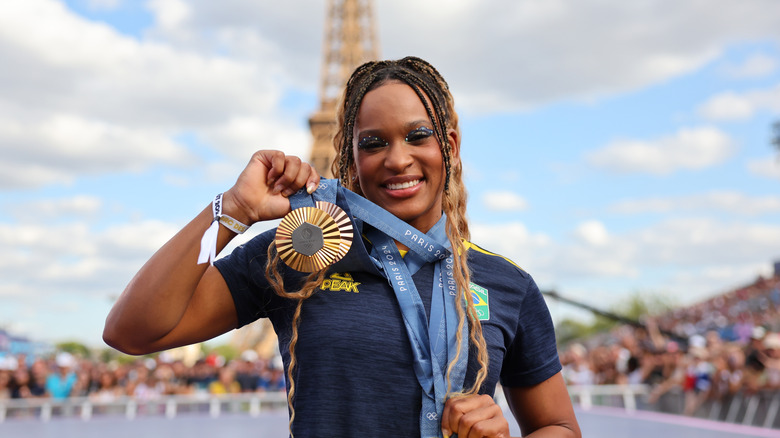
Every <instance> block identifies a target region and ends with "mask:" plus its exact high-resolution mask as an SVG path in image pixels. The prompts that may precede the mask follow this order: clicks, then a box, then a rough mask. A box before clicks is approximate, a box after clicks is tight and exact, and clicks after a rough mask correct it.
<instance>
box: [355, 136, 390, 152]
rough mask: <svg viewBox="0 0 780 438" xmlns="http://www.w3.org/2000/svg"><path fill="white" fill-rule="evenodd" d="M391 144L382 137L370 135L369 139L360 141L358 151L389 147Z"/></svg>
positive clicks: (365, 138) (364, 138)
mask: <svg viewBox="0 0 780 438" xmlns="http://www.w3.org/2000/svg"><path fill="white" fill-rule="evenodd" d="M389 144H390V143H388V142H387V140H385V139H383V138H382V137H377V136H375V135H369V136H367V137H363V138H361V139H360V141H359V142H358V149H361V150H372V149H377V148H381V147H385V146H388V145H389Z"/></svg>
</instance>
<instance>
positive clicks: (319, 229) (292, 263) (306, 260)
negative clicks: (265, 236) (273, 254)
mask: <svg viewBox="0 0 780 438" xmlns="http://www.w3.org/2000/svg"><path fill="white" fill-rule="evenodd" d="M315 205H316V207H303V208H298V209H295V210H293V211H291V212H290V213H288V214H287V215H286V216H285V217H284V218H282V222H281V223H280V224H279V227H278V228H277V229H276V239H275V244H276V251H277V252H278V253H279V257H280V258H281V259H282V261H284V263H286V264H287V266H289V267H291V268H293V269H295V270H296V271H301V272H314V271H319V270H321V269H324V268H325V267H327V266H329V265H332V264H333V263H336V262H337V261H339V260H341V259H342V258H343V257H344V256H345V255H346V254H347V252H348V251H349V248H350V247H351V246H352V238H353V230H352V222H351V221H350V219H349V216H348V215H347V214H346V213H345V212H344V210H342V209H341V208H340V207H338V206H337V205H335V204H331V203H330V202H324V201H318V202H317V203H316V204H315Z"/></svg>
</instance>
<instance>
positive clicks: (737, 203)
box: [610, 163, 780, 216]
mask: <svg viewBox="0 0 780 438" xmlns="http://www.w3.org/2000/svg"><path fill="white" fill-rule="evenodd" d="M778 166H780V163H778ZM778 174H780V169H778ZM610 210H611V211H614V212H617V213H623V214H645V213H672V212H709V211H717V212H724V213H729V214H733V215H737V216H757V215H761V214H767V213H778V212H780V196H751V195H748V194H745V193H742V192H738V191H735V190H723V191H712V192H708V193H701V194H695V195H687V196H676V197H666V198H646V199H631V200H624V201H620V202H616V203H615V204H613V205H612V206H610Z"/></svg>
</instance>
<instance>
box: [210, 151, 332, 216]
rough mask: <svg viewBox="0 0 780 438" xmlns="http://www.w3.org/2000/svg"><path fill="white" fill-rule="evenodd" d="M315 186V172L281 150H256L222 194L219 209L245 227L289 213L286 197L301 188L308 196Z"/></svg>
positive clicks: (317, 181)
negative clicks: (236, 178) (232, 184)
mask: <svg viewBox="0 0 780 438" xmlns="http://www.w3.org/2000/svg"><path fill="white" fill-rule="evenodd" d="M319 183H320V176H319V174H318V173H317V171H316V170H315V169H314V168H313V167H312V166H311V165H310V164H308V163H305V162H303V161H301V159H300V158H298V157H296V156H292V155H285V154H284V152H281V151H258V152H255V153H254V155H252V159H251V160H250V161H249V164H247V166H246V168H245V169H244V171H243V172H241V175H239V177H238V180H237V181H236V184H235V185H234V186H233V187H231V188H230V190H228V191H227V192H225V195H224V198H223V201H222V202H223V207H222V209H223V211H224V212H225V214H228V215H230V216H232V217H233V218H235V219H237V220H239V221H241V222H243V223H245V224H247V225H251V224H253V223H255V222H259V221H264V220H271V219H278V218H281V217H283V216H284V215H285V214H287V213H288V212H289V211H290V200H289V199H287V197H288V196H290V195H292V194H293V193H295V192H297V191H298V190H300V189H301V188H302V187H306V190H307V191H308V192H309V193H312V192H314V190H316V189H317V186H318V185H319Z"/></svg>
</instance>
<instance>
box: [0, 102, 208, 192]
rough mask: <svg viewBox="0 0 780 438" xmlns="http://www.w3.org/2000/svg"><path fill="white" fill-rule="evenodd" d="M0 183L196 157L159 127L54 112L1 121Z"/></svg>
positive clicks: (23, 182) (56, 179)
mask: <svg viewBox="0 0 780 438" xmlns="http://www.w3.org/2000/svg"><path fill="white" fill-rule="evenodd" d="M0 151H2V153H3V156H4V160H3V163H2V164H0V168H4V169H5V170H6V172H3V173H2V176H0V187H19V186H34V185H43V184H48V183H55V182H69V181H71V180H72V179H73V178H74V176H75V175H77V174H79V175H84V174H95V173H103V172H106V171H111V170H113V171H127V170H138V169H141V168H143V167H145V166H146V165H148V163H151V162H158V163H167V164H170V165H175V166H181V165H187V164H192V163H193V162H194V161H193V157H192V156H191V155H190V153H189V152H187V150H186V149H184V147H182V146H181V145H179V144H176V143H175V142H174V141H172V140H171V139H170V136H169V135H166V133H165V132H160V131H159V130H154V129H148V130H142V129H138V130H135V129H129V128H127V127H126V126H123V125H114V124H108V123H105V122H103V121H100V120H95V119H84V118H81V117H78V116H74V115H70V114H52V115H51V116H50V117H48V118H46V119H44V120H41V121H38V122H20V121H18V120H13V119H6V120H0Z"/></svg>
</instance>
